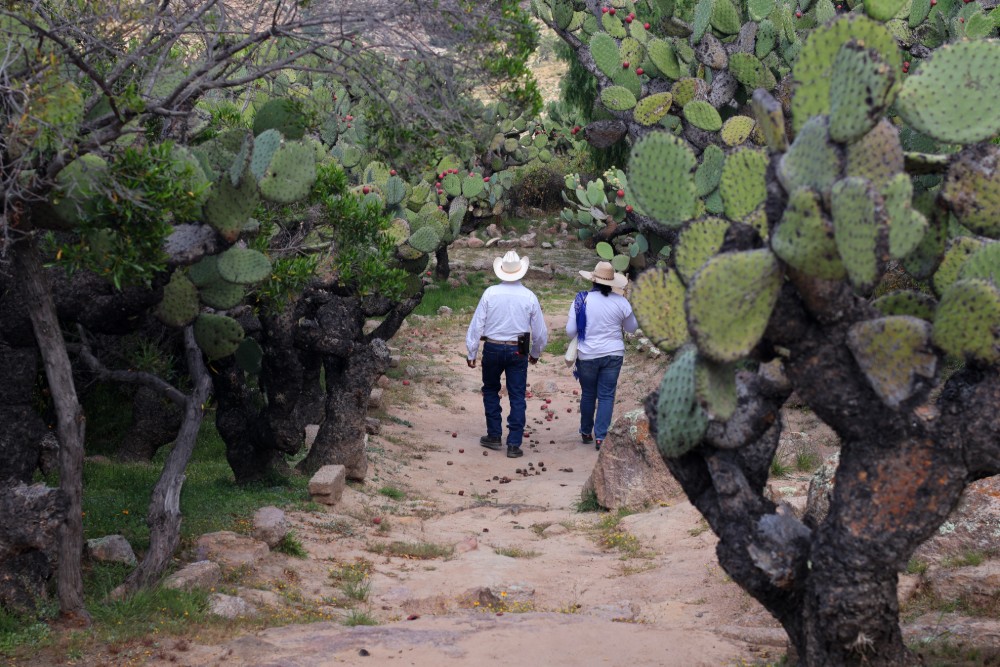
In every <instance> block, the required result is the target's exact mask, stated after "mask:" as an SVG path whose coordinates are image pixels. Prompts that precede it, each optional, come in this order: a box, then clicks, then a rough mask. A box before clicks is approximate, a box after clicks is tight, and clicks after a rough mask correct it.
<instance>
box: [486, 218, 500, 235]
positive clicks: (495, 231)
mask: <svg viewBox="0 0 1000 667" xmlns="http://www.w3.org/2000/svg"><path fill="white" fill-rule="evenodd" d="M486 235H487V236H489V237H490V238H491V239H493V238H496V237H498V236H502V235H503V233H502V232H501V231H500V227H498V226H497V224H496V223H495V222H494V223H493V224H491V225H490V226H489V227H487V228H486Z"/></svg>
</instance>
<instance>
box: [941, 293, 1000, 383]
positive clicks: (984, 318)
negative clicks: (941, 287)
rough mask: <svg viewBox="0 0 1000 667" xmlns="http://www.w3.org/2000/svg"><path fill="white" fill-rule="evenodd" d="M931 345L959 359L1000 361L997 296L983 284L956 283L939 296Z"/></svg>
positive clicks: (999, 319)
mask: <svg viewBox="0 0 1000 667" xmlns="http://www.w3.org/2000/svg"><path fill="white" fill-rule="evenodd" d="M933 340H934V344H935V345H937V346H938V347H939V348H941V349H942V350H944V351H945V352H946V353H948V354H950V355H952V356H955V357H959V358H965V357H968V358H972V359H976V360H978V361H981V362H983V363H986V364H994V363H996V362H997V361H1000V292H998V291H997V289H996V288H995V287H994V286H993V285H991V284H990V283H988V282H987V281H985V280H959V281H956V282H955V283H953V284H951V285H950V286H949V287H948V289H946V290H945V292H944V294H942V295H941V303H940V304H938V309H937V312H935V313H934V334H933Z"/></svg>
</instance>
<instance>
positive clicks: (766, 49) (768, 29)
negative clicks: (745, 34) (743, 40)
mask: <svg viewBox="0 0 1000 667" xmlns="http://www.w3.org/2000/svg"><path fill="white" fill-rule="evenodd" d="M777 43H778V28H777V27H775V25H774V23H773V22H772V21H771V20H770V19H765V20H764V21H761V22H760V25H758V26H757V42H756V43H755V44H754V50H753V54H754V55H755V56H757V57H758V58H766V57H767V55H768V54H769V53H771V51H773V50H774V47H775V46H776V45H777Z"/></svg>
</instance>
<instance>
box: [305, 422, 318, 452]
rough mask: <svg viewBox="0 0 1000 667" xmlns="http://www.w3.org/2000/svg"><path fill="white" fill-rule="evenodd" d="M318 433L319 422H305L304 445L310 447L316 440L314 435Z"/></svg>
mask: <svg viewBox="0 0 1000 667" xmlns="http://www.w3.org/2000/svg"><path fill="white" fill-rule="evenodd" d="M318 434H319V424H307V425H306V427H305V443H306V447H312V446H313V443H314V442H316V436H317V435H318Z"/></svg>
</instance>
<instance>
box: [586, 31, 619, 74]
mask: <svg viewBox="0 0 1000 667" xmlns="http://www.w3.org/2000/svg"><path fill="white" fill-rule="evenodd" d="M590 55H591V56H593V58H594V63H595V64H596V65H597V68H598V69H599V70H601V71H602V72H604V74H605V75H606V76H608V77H613V76H615V75H616V74H617V73H618V71H619V70H620V69H621V68H622V61H621V56H620V54H619V51H618V43H617V42H615V40H614V38H613V37H611V35H609V34H607V33H605V32H599V33H597V34H596V35H594V36H593V37H591V38H590Z"/></svg>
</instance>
